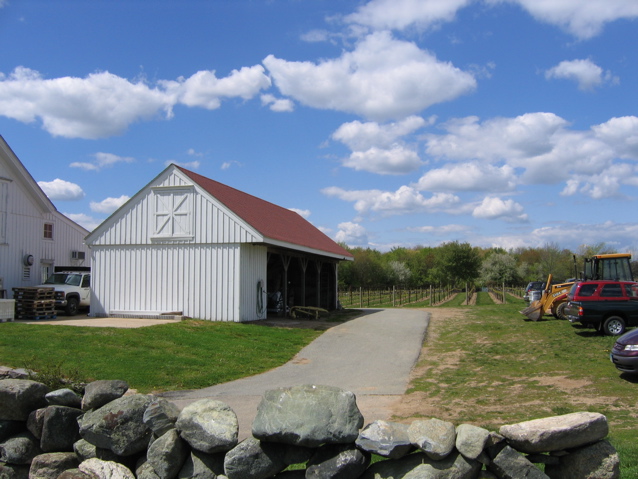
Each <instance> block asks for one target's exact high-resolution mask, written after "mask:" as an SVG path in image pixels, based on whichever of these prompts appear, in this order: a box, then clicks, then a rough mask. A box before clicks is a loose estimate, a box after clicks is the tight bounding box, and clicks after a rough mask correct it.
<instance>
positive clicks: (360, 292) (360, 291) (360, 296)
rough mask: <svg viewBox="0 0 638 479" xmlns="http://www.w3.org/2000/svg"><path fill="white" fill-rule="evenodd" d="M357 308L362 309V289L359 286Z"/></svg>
mask: <svg viewBox="0 0 638 479" xmlns="http://www.w3.org/2000/svg"><path fill="white" fill-rule="evenodd" d="M359 307H360V308H363V287H362V286H359Z"/></svg>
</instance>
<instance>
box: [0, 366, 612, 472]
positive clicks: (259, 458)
mask: <svg viewBox="0 0 638 479" xmlns="http://www.w3.org/2000/svg"><path fill="white" fill-rule="evenodd" d="M127 390H128V385H127V384H126V383H125V382H124V381H96V382H93V383H90V384H88V385H87V386H86V388H85V391H84V395H83V396H82V397H80V396H78V395H76V394H75V393H74V392H73V391H71V390H69V389H61V390H57V391H49V390H48V389H47V387H46V386H45V385H43V384H41V383H38V382H35V381H32V380H28V379H3V380H0V479H14V478H15V479H22V478H25V479H26V478H30V479H55V478H58V477H59V478H61V479H89V478H91V479H94V478H100V479H101V478H105V479H106V478H109V479H117V478H124V479H127V478H140V479H158V478H159V479H173V478H179V479H186V478H197V479H215V478H222V479H223V478H227V479H262V478H263V479H266V478H273V477H274V478H281V479H284V478H285V479H295V478H317V479H319V478H344V479H349V478H352V479H355V478H365V479H390V478H392V479H400V478H404V479H418V478H468V479H469V478H522V477H526V478H547V477H550V478H586V477H596V478H616V477H619V460H618V454H617V453H616V451H615V450H614V448H613V447H612V446H611V444H610V443H609V442H607V441H606V440H605V437H606V436H607V434H608V424H607V419H606V418H605V416H603V415H601V414H597V413H589V412H579V413H574V414H567V415H564V416H556V417H550V418H544V419H538V420H534V421H527V422H522V423H519V424H511V425H505V426H502V427H501V428H500V429H499V431H498V432H495V431H488V430H486V429H483V428H480V427H477V426H473V425H470V424H461V425H458V426H455V425H453V424H451V423H449V422H446V421H441V420H438V419H419V420H415V421H413V422H412V423H411V424H400V423H393V422H387V421H380V420H379V421H374V422H372V423H370V424H368V425H366V426H365V427H363V426H364V424H363V416H362V415H361V413H360V411H359V409H358V407H357V404H356V399H355V396H354V394H352V393H351V392H348V391H343V390H341V389H337V388H333V387H328V386H315V385H306V386H296V387H291V388H283V389H276V390H271V391H267V392H266V394H265V395H264V397H263V398H262V401H261V403H260V405H259V408H258V411H257V417H256V418H255V421H254V422H253V426H252V433H253V437H251V438H248V439H246V440H244V441H242V442H240V443H238V439H237V438H238V433H239V426H238V421H237V417H236V415H235V413H234V412H233V411H232V410H231V409H230V408H229V407H228V406H227V405H226V404H224V403H222V402H219V401H216V400H212V399H202V400H200V401H197V402H195V403H193V404H191V405H189V406H187V407H185V408H184V409H183V410H181V411H180V410H179V409H178V408H177V407H176V406H175V405H174V404H172V403H170V402H168V401H167V400H165V399H162V398H157V397H154V396H152V395H143V394H132V393H130V392H127ZM373 455H376V456H381V460H378V461H376V462H374V463H373V464H371V458H372V457H373ZM539 464H543V469H544V471H545V472H542V471H541V468H539V467H538V465H539ZM293 465H294V466H293ZM289 466H293V468H291V469H292V470H286V469H288V468H289Z"/></svg>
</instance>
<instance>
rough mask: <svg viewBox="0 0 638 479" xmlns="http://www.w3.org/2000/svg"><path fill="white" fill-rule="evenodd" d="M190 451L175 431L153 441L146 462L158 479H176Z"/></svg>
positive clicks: (172, 430)
mask: <svg viewBox="0 0 638 479" xmlns="http://www.w3.org/2000/svg"><path fill="white" fill-rule="evenodd" d="M189 452H190V449H189V447H188V445H187V444H186V442H185V441H184V440H183V439H182V438H181V437H179V434H177V431H176V430H175V429H171V430H170V431H168V432H166V433H165V434H163V435H162V436H161V437H160V438H158V439H157V440H155V441H153V443H152V444H151V445H150V446H149V448H148V451H147V453H146V458H147V461H148V462H149V464H150V465H151V466H153V469H154V470H155V473H156V474H157V475H158V477H159V478H160V479H173V478H174V477H177V474H178V473H179V471H180V469H181V468H182V466H183V465H184V461H186V457H187V456H188V454H189Z"/></svg>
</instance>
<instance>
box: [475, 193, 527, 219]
mask: <svg viewBox="0 0 638 479" xmlns="http://www.w3.org/2000/svg"><path fill="white" fill-rule="evenodd" d="M472 216H474V217H475V218H480V219H487V220H495V219H502V220H504V221H507V222H526V221H527V214H525V213H523V207H522V206H521V205H520V204H518V203H516V202H515V201H514V200H505V201H503V200H502V199H500V198H496V197H494V196H488V197H485V198H483V201H482V202H481V204H480V205H478V206H477V207H476V208H474V211H473V212H472Z"/></svg>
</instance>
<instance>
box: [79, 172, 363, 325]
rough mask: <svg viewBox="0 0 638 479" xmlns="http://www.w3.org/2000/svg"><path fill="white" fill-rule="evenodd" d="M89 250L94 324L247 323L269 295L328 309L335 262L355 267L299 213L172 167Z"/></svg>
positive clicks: (91, 239) (333, 301)
mask: <svg viewBox="0 0 638 479" xmlns="http://www.w3.org/2000/svg"><path fill="white" fill-rule="evenodd" d="M86 242H87V244H88V246H89V248H90V250H91V260H92V262H93V277H92V296H91V314H92V315H95V316H133V315H134V316H155V315H160V314H169V313H173V314H182V315H184V316H186V317H192V318H198V319H206V320H212V321H235V322H242V321H253V320H258V319H264V318H266V316H267V297H266V293H276V292H279V293H280V294H281V297H282V298H283V301H284V303H285V304H288V305H297V306H318V307H322V308H325V309H335V308H336V307H337V302H338V301H337V272H338V263H339V261H342V260H352V259H353V257H352V255H351V254H350V253H349V252H348V251H346V250H345V249H343V248H342V247H341V246H339V245H338V244H337V243H335V242H334V241H333V240H331V239H330V238H328V237H327V236H326V235H325V234H323V233H322V232H321V231H319V230H318V229H317V228H315V227H314V226H312V225H311V224H310V223H309V222H308V221H306V220H305V219H303V218H302V217H301V216H300V215H298V214H297V213H295V212H293V211H290V210H288V209H285V208H282V207H279V206H276V205H274V204H272V203H269V202H267V201H264V200H261V199H259V198H256V197H254V196H252V195H249V194H247V193H243V192H241V191H239V190H236V189H234V188H231V187H229V186H226V185H223V184H221V183H218V182H216V181H214V180H211V179H209V178H206V177H204V176H201V175H198V174H197V173H194V172H192V171H188V170H186V169H184V168H181V167H178V166H176V165H170V166H169V167H167V168H166V169H165V170H164V171H163V172H161V173H160V174H159V175H158V176H157V177H156V178H155V179H154V180H152V181H151V182H150V183H149V184H148V185H146V186H145V187H144V188H142V190H140V191H139V192H138V193H137V194H136V195H135V196H133V197H132V198H131V199H130V200H129V201H128V202H127V203H126V204H124V205H123V206H122V207H121V208H120V209H119V210H117V211H116V212H115V213H113V214H112V215H111V216H110V217H109V218H108V219H106V220H105V221H104V222H103V223H102V224H101V225H100V226H99V227H98V228H96V229H95V230H94V231H93V232H92V233H91V234H90V235H89V236H88V237H87V238H86Z"/></svg>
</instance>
